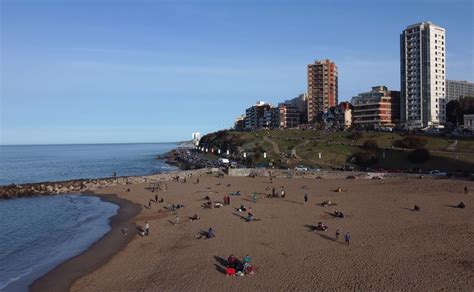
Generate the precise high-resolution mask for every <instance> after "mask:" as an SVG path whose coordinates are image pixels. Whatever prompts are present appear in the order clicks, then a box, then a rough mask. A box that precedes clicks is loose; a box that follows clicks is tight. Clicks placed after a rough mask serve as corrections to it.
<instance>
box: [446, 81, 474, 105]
mask: <svg viewBox="0 0 474 292" xmlns="http://www.w3.org/2000/svg"><path fill="white" fill-rule="evenodd" d="M463 96H473V97H474V83H472V82H469V81H455V80H446V103H448V102H450V101H451V100H458V99H459V98H460V97H463Z"/></svg>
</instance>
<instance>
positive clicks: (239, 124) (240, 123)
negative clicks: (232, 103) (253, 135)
mask: <svg viewBox="0 0 474 292" xmlns="http://www.w3.org/2000/svg"><path fill="white" fill-rule="evenodd" d="M244 129H245V115H241V116H240V117H238V118H236V119H235V122H234V130H237V131H242V130H244Z"/></svg>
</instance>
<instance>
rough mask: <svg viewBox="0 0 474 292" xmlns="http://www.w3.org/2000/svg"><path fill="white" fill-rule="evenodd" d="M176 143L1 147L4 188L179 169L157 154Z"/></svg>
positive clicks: (1, 176) (0, 181)
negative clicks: (159, 157) (6, 186)
mask: <svg viewBox="0 0 474 292" xmlns="http://www.w3.org/2000/svg"><path fill="white" fill-rule="evenodd" d="M175 147H176V143H141V144H77V145H11V146H10V145H8V146H5V145H3V146H2V145H0V185H7V184H12V183H15V184H22V183H34V182H46V181H62V180H71V179H81V178H102V177H111V176H112V174H113V173H114V172H115V173H116V174H117V175H118V176H134V175H149V174H155V173H160V172H166V171H170V170H175V169H176V168H175V167H173V166H169V165H167V164H166V163H165V161H164V160H162V159H156V157H157V155H160V154H164V153H166V152H168V151H170V150H172V149H173V148H175Z"/></svg>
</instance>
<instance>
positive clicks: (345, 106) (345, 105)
mask: <svg viewBox="0 0 474 292" xmlns="http://www.w3.org/2000/svg"><path fill="white" fill-rule="evenodd" d="M339 108H340V109H341V110H342V111H343V112H344V121H343V125H344V128H345V129H347V128H350V127H351V126H352V111H353V109H354V106H353V105H352V104H351V103H349V102H347V101H345V102H341V103H340V104H339Z"/></svg>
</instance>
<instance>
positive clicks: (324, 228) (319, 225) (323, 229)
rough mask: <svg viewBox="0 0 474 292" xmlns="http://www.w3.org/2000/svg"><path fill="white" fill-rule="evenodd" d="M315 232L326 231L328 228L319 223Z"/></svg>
mask: <svg viewBox="0 0 474 292" xmlns="http://www.w3.org/2000/svg"><path fill="white" fill-rule="evenodd" d="M314 230H315V231H326V230H328V227H327V226H326V225H324V224H323V222H318V225H316V227H315V228H314Z"/></svg>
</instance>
